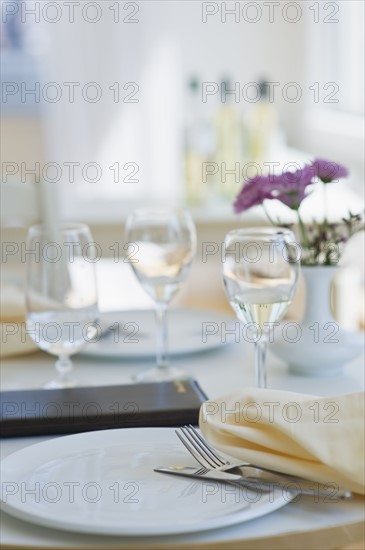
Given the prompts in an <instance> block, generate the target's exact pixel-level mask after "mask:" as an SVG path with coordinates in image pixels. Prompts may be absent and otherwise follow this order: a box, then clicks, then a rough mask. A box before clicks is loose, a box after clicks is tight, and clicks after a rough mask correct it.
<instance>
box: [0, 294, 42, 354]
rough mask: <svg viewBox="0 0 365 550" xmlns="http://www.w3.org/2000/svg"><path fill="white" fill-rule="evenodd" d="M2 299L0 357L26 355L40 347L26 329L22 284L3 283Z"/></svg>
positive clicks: (0, 302)
mask: <svg viewBox="0 0 365 550" xmlns="http://www.w3.org/2000/svg"><path fill="white" fill-rule="evenodd" d="M0 296H1V301H0V312H1V316H0V320H1V322H0V332H1V345H0V357H11V356H15V355H24V354H27V353H32V352H34V351H37V350H38V349H39V348H38V347H37V345H36V344H35V343H34V342H33V340H32V339H31V338H30V337H29V336H28V335H27V334H26V331H25V297H24V291H23V290H22V289H21V287H20V286H18V285H16V284H11V283H3V284H2V285H1V293H0Z"/></svg>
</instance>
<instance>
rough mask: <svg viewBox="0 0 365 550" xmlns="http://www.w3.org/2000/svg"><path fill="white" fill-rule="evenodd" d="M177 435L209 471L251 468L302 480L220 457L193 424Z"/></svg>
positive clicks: (176, 431)
mask: <svg viewBox="0 0 365 550" xmlns="http://www.w3.org/2000/svg"><path fill="white" fill-rule="evenodd" d="M175 433H176V435H177V436H178V438H179V439H180V441H181V443H183V445H185V447H186V448H187V450H188V451H189V453H190V454H191V455H192V456H193V457H194V458H195V460H197V461H198V462H199V464H201V466H204V468H207V469H209V470H221V471H222V472H229V471H230V470H234V469H235V468H241V469H242V468H249V469H251V470H252V469H257V470H260V471H263V472H268V473H270V474H275V475H280V476H282V477H285V478H287V479H293V480H294V479H301V478H297V477H296V476H291V475H290V474H284V473H283V472H278V471H277V470H271V469H269V468H263V467H262V466H256V465H255V464H248V463H247V462H242V463H240V462H239V463H238V462H237V463H233V464H232V462H230V461H229V460H227V459H225V458H223V457H222V456H220V455H219V454H218V453H217V451H216V450H215V449H213V447H211V445H210V444H209V443H208V441H207V440H206V439H204V437H203V436H202V435H201V434H200V433H199V432H198V430H196V429H195V428H194V426H192V425H191V424H189V425H185V426H183V427H181V428H179V429H178V430H175Z"/></svg>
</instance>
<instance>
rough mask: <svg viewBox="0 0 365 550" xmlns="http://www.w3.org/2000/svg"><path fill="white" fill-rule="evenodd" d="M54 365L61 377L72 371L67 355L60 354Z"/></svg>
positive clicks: (65, 376)
mask: <svg viewBox="0 0 365 550" xmlns="http://www.w3.org/2000/svg"><path fill="white" fill-rule="evenodd" d="M55 367H56V370H57V372H58V374H59V377H60V378H61V379H64V378H67V377H68V375H69V374H70V372H71V371H72V361H71V359H70V357H69V356H68V355H60V357H59V358H58V361H56V363H55Z"/></svg>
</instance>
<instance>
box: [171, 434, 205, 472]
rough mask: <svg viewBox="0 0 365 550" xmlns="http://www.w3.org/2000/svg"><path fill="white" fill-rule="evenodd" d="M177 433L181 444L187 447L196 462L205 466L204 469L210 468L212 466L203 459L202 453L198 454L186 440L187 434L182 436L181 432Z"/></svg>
mask: <svg viewBox="0 0 365 550" xmlns="http://www.w3.org/2000/svg"><path fill="white" fill-rule="evenodd" d="M175 433H176V435H177V437H178V438H179V439H180V441H181V443H182V444H183V445H184V446H185V447H186V449H187V450H188V451H189V453H190V454H191V455H192V456H193V457H194V458H195V460H196V461H197V462H199V464H200V465H201V466H203V467H204V468H210V467H211V466H210V464H209V463H208V462H207V461H206V460H204V459H203V457H202V456H201V455H200V453H198V452H197V451H196V450H195V449H194V447H192V445H191V443H190V441H187V439H186V438H185V437H186V436H185V434H183V435H182V434H181V433H180V432H179V430H175Z"/></svg>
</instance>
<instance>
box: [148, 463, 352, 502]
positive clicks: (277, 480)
mask: <svg viewBox="0 0 365 550" xmlns="http://www.w3.org/2000/svg"><path fill="white" fill-rule="evenodd" d="M154 471H155V472H161V473H163V474H172V475H178V476H185V477H193V478H195V479H201V480H208V479H209V480H212V481H218V482H221V483H240V484H242V485H246V486H251V487H255V486H258V485H259V486H260V488H262V489H264V490H265V489H266V490H270V489H272V488H275V487H282V488H285V490H287V491H288V492H290V491H292V492H293V493H297V494H302V495H314V496H317V497H324V498H325V501H326V500H331V501H333V500H339V499H346V498H350V497H351V496H352V494H351V492H350V491H343V490H340V489H338V487H337V485H336V484H335V483H329V484H327V485H326V484H322V483H318V482H316V481H309V480H304V479H303V480H302V479H301V478H299V479H300V481H297V480H296V479H298V478H292V479H289V478H283V477H281V476H279V475H278V476H276V475H268V473H267V472H265V475H263V476H260V475H257V476H255V477H253V476H243V475H242V474H241V475H239V474H232V473H229V472H222V471H221V470H207V469H206V468H192V467H189V466H160V467H158V468H154ZM294 479H295V481H293V480H294Z"/></svg>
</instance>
